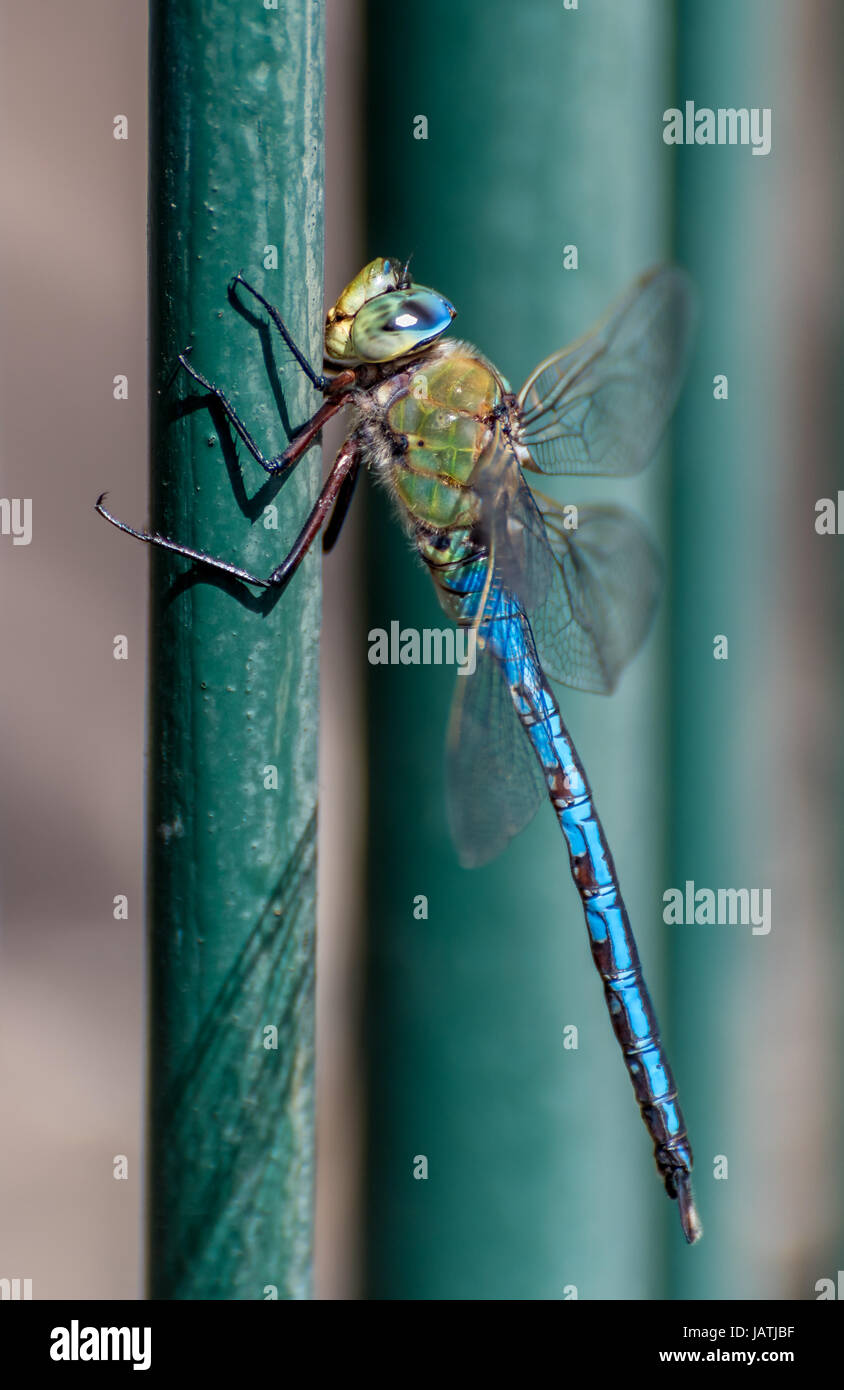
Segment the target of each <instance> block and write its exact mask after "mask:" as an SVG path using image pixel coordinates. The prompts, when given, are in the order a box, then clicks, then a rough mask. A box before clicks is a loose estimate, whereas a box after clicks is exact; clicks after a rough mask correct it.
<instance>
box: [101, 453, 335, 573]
mask: <svg viewBox="0 0 844 1390" xmlns="http://www.w3.org/2000/svg"><path fill="white" fill-rule="evenodd" d="M359 463H360V456H359V452H358V446H357V444H356V443H355V441H354V440H351V439H347V440H346V442H345V444H344V445H343V447H342V448H341V450H340V452H339V453H338V455H337V457H336V459H335V460H334V464H333V466H332V469H331V472H330V473H329V475H328V478H327V479H326V482H325V484H324V486H323V489H322V491H321V493H320V495H319V497H318V498H317V500H316V502H315V503H314V505H313V507H312V509H311V512H310V515H309V516H308V519H307V521H306V522H305V524H304V526H303V527H302V530H301V531H300V532H299V535H298V536H297V538H296V540H295V541H294V543H293V546H292V547H291V549H290V551H289V553H288V554H287V555H286V556H285V558H284V559H283V560H282V562H281V564H280V565H277V566H276V568H275V569H274V570H273V571H272V573H271V574H270V575H268V577H267V578H266V579H261V578H260V577H259V576H258V575H255V574H252V573H250V571H249V570H245V569H241V568H240V566H239V565H233V564H230V563H229V561H228V560H219V559H217V558H216V556H214V555H208V554H207V553H206V552H205V551H204V550H194V549H193V548H192V547H191V546H188V545H182V544H181V543H180V542H179V541H173V540H170V538H169V537H168V536H162V535H159V533H158V532H157V531H138V530H136V529H135V527H134V526H129V525H127V523H126V522H125V521H120V520H119V519H118V518H117V517H116V516H113V515H112V513H111V512H110V511H108V510H107V509H106V507H104V506H103V501H104V499H105V496H106V494H105V493H102V494H101V495H100V496H99V497H98V498H97V502H96V507H95V510H96V511H97V512H99V514H100V516H102V517H105V520H106V521H109V522H110V523H111V525H112V526H116V527H117V529H118V531H125V533H126V534H127V535H128V536H134V537H135V539H136V540H139V541H145V542H146V543H147V544H148V545H155V546H158V547H159V549H161V550H170V551H172V552H173V553H174V554H176V555H183V556H184V557H185V559H186V560H193V561H194V562H195V563H196V564H199V565H204V566H205V568H206V569H213V570H217V571H218V572H220V573H222V574H227V575H229V576H230V578H232V579H240V580H242V581H243V583H244V584H253V585H255V586H256V587H257V588H259V589H280V588H283V587H284V586H285V585H286V584H287V583H288V582H289V580H290V579H291V578H292V576H293V575H294V574H295V572H296V570H297V569H298V568H299V565H300V564H301V562H302V560H303V559H304V558H305V556H306V555H307V553H308V551H309V550H310V548H311V545H312V544H313V542H314V540H315V539H316V537H317V536H318V535H319V532H320V530H321V528H322V526H323V525H324V523H325V521H326V518H327V517H328V515H329V513H330V512H331V510H332V508H333V507H334V505H335V503H336V501H337V498H338V495H339V494H340V493H341V491H342V489H343V485H344V483H345V482H346V479H347V478H348V477H349V474H350V473H356V472H357V469H358V467H359Z"/></svg>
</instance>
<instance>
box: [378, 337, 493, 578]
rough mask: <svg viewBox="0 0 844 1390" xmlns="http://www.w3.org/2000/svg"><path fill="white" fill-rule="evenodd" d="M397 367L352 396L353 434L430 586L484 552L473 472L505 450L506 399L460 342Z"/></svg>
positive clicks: (477, 358) (484, 363)
mask: <svg viewBox="0 0 844 1390" xmlns="http://www.w3.org/2000/svg"><path fill="white" fill-rule="evenodd" d="M396 366H397V370H390V371H387V370H386V369H382V373H381V375H380V379H379V380H376V381H375V382H374V383H373V384H372V385H371V386H370V387H369V388H368V389H366V390H364V391H361V392H360V393H358V394H357V397H356V405H357V411H358V419H359V424H358V426H357V429H356V431H355V437H356V439H357V440H358V441H359V443H360V445H361V448H362V451H363V455H364V457H365V459H366V462H367V465H368V466H369V468H370V469H371V470H372V471H373V472H374V473H375V474H376V475H377V476H378V478H379V479H380V480H381V481H382V482H383V483H384V484H385V486H386V487H387V488H388V490H389V492H390V494H391V496H392V497H393V500H394V502H395V504H396V506H397V508H398V511H399V514H400V516H401V518H402V520H403V522H404V524H405V528H406V530H407V531H408V532H409V534H411V535H412V536H413V538H414V540H415V542H416V545H417V549H418V550H419V553H420V554H421V556H422V558H423V560H424V561H425V562H426V564H427V565H428V566H429V567H430V569H431V572H432V574H433V576H434V579H435V580H438V579H439V578H440V577H441V575H442V571H443V569H444V568H445V567H447V566H448V565H450V564H453V563H454V562H455V561H456V560H463V559H465V556H466V555H467V554H468V553H469V552H470V551H471V553H480V551H481V549H482V548H483V543H482V527H481V525H480V522H481V507H482V499H481V491H480V490H479V487H478V483H479V474H480V473H481V472H482V471H483V469H484V466H485V461H486V460H487V459H488V458H489V457H490V456H491V455H494V454H496V453H500V451H501V448H502V446H505V445H506V437H505V432H506V430H507V429H508V428H509V427H510V423H511V421H510V414H511V412H510V404H509V403H510V402H511V401H512V397H511V396H510V395H509V392H508V388H507V383H506V382H505V381H504V380H503V378H502V377H501V376H500V375H499V373H498V372H497V371H496V369H495V368H494V367H493V366H492V365H491V363H489V362H487V361H486V360H485V359H484V358H483V357H482V356H481V355H480V354H479V353H478V352H477V350H476V349H475V348H473V347H472V346H471V344H469V343H461V342H441V343H437V344H435V345H434V347H432V348H430V349H429V350H428V351H427V352H425V353H423V354H421V355H418V356H416V357H415V358H413V359H411V360H410V361H408V360H405V361H404V362H402V363H401V364H396ZM512 424H513V427H515V421H512ZM514 464H515V460H514Z"/></svg>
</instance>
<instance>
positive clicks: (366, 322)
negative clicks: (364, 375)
mask: <svg viewBox="0 0 844 1390" xmlns="http://www.w3.org/2000/svg"><path fill="white" fill-rule="evenodd" d="M455 312H456V310H455V309H454V308H453V307H452V305H451V304H449V302H448V300H447V299H444V298H443V296H442V295H441V294H437V292H436V290H429V289H426V288H425V286H424V285H414V283H413V281H412V280H411V278H410V273H409V271H408V267H407V265H406V264H405V265H402V263H401V261H396V260H392V259H387V258H386V257H384V256H379V257H378V259H377V260H374V261H370V262H369V265H367V266H364V268H363V270H362V271H361V272H360V274H358V275H356V276H355V278H354V280H352V282H351V284H349V285H347V286H346V288H345V289H344V291H343V293H342V294H341V295H340V298H339V299H338V300H337V303H336V304H334V305H333V306H332V307H331V308H330V309H329V311H328V316H327V318H326V320H325V355H326V357H327V358H328V360H329V361H330V362H343V363H345V364H347V365H349V364H351V363H360V362H392V361H393V360H394V359H395V358H397V357H406V356H407V355H408V353H414V352H421V351H422V349H423V348H426V347H428V346H429V345H430V344H431V343H433V342H435V341H436V339H437V338H439V337H440V335H441V334H442V333H444V332H445V330H446V329H447V328H448V327H449V326H450V324H451V321H452V319H453V318H454V315H455Z"/></svg>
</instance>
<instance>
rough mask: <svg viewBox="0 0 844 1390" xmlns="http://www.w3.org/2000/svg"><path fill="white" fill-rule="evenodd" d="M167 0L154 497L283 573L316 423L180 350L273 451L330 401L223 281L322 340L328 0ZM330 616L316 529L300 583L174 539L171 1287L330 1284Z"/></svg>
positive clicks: (269, 435) (255, 1293)
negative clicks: (203, 563) (222, 566)
mask: <svg viewBox="0 0 844 1390" xmlns="http://www.w3.org/2000/svg"><path fill="white" fill-rule="evenodd" d="M151 16H152V22H151V78H150V99H151V136H150V139H151V148H150V203H151V205H150V272H151V306H150V307H151V381H152V391H153V409H152V431H151V433H152V441H153V444H152V451H153V459H152V507H151V521H152V524H153V526H154V527H155V528H156V529H158V530H161V531H164V532H166V533H167V534H168V535H171V536H174V537H177V538H179V539H181V540H183V541H185V542H186V543H188V544H192V545H197V546H201V547H202V548H203V549H205V550H208V551H211V552H213V553H214V554H216V555H220V556H227V557H230V558H232V559H238V560H239V561H240V562H241V563H243V564H244V565H246V566H247V567H249V568H252V569H253V570H257V571H258V572H260V573H267V572H268V571H269V570H270V569H272V567H273V565H274V564H275V563H277V562H278V560H280V559H281V558H282V557H283V555H284V553H285V551H286V549H287V548H288V546H289V544H290V542H291V541H292V539H293V538H294V536H295V535H296V533H297V531H298V529H299V527H300V526H301V523H302V520H303V518H304V516H305V515H306V513H307V510H308V507H309V504H310V503H311V502H312V501H313V498H314V497H315V496H316V493H317V492H318V490H319V478H320V469H319V450H318V448H314V449H313V451H312V452H311V453H310V454H309V455H308V457H307V458H306V459H305V461H304V462H303V463H302V464H301V465H300V466H299V468H298V470H297V471H296V473H295V474H294V475H293V476H292V477H291V478H290V479H289V480H287V481H286V482H285V483H284V485H283V488H282V490H281V492H279V484H278V482H277V481H275V480H267V478H266V476H265V475H264V474H263V473H262V472H261V470H260V469H259V468H258V467H257V466H256V465H255V464H254V462H253V461H252V460H251V459H250V458H249V457H248V456H247V455H246V451H245V450H242V449H241V450H240V457H238V452H237V451H236V450H235V448H234V447H233V445H232V443H231V441H230V437H229V434H228V433H227V431H226V429H225V427H224V425H223V424H222V423H221V421H220V419H219V416H215V415H214V414H213V413H211V412H209V410H208V409H207V406H206V403H205V402H204V401H203V399H202V398H201V397H198V396H197V394H196V387H195V385H194V383H192V382H190V381H189V380H188V379H187V377H186V376H185V374H184V373H179V374H178V376H177V377H176V379H175V381H174V382H172V383H170V382H169V377H170V375H171V369H172V367H173V364H174V363H175V360H176V356H177V354H178V353H179V352H180V351H183V350H184V349H185V348H186V347H187V346H190V347H191V349H192V352H193V361H194V362H195V363H196V364H197V366H198V367H200V368H201V370H202V371H203V372H204V373H205V374H206V375H207V377H208V378H209V379H211V380H213V381H215V382H218V383H220V384H221V385H223V386H225V387H226V389H227V390H228V392H229V393H230V395H231V397H232V399H233V400H234V402H235V403H236V405H237V407H238V409H239V410H240V412H241V413H242V415H243V416H244V417H245V418H246V419H247V420H248V421H249V424H250V426H251V427H252V428H253V430H254V433H255V435H256V437H257V438H258V439H259V440H260V442H261V444H262V445H263V446H264V448H265V452H268V453H272V452H275V451H276V450H277V449H278V448H279V447H283V446H284V444H285V442H286V440H287V438H288V437H289V434H290V432H291V430H292V429H294V428H295V427H296V426H298V425H299V424H300V423H301V422H302V421H303V420H304V419H306V418H307V416H308V415H310V414H311V413H312V411H313V408H314V406H315V404H316V403H317V401H316V400H315V396H314V392H313V390H312V388H311V386H310V385H309V384H308V382H307V380H306V379H305V378H304V376H303V374H302V372H301V371H300V369H299V367H298V366H297V364H296V363H295V362H294V361H292V360H291V357H290V354H289V353H288V352H287V351H286V350H285V349H284V348H283V345H282V344H281V343H280V340H279V339H278V337H277V335H275V336H271V335H270V333H269V332H268V331H265V330H262V328H261V322H262V319H261V315H260V314H258V315H254V314H253V313H252V309H253V308H254V306H253V305H251V304H250V305H249V306H248V312H239V311H238V310H237V309H236V308H235V307H234V306H233V305H232V303H231V302H230V301H229V300H228V298H227V286H228V283H229V281H230V280H231V277H232V276H233V274H234V273H235V272H237V271H238V270H239V269H243V271H244V274H245V275H246V276H247V278H249V279H250V280H251V281H252V282H253V283H255V284H256V285H257V286H258V288H260V289H261V290H262V291H263V293H264V294H265V295H266V297H267V298H268V299H269V300H270V301H271V302H273V303H276V304H278V305H279V307H280V308H281V310H282V312H283V314H284V316H285V319H286V321H287V323H288V324H289V326H290V329H291V332H292V333H293V335H294V337H295V338H296V341H297V342H298V343H300V344H302V345H304V347H305V349H306V351H307V352H308V353H309V354H310V357H311V360H312V361H313V362H315V363H316V364H319V361H320V356H321V334H320V324H321V310H322V207H323V130H322V109H323V7H322V3H321V0H285V3H284V4H282V5H279V6H277V7H272V6H271V5H270V4H264V5H262V4H260V3H256V4H253V5H250V6H246V7H243V6H233V5H231V4H230V3H227V0H153V3H152V7H151ZM186 402H187V403H188V404H187V405H186V404H185V403H186ZM319 621H320V588H319V557H318V555H313V556H309V557H308V559H307V560H306V561H305V563H304V564H303V565H302V568H301V570H300V572H299V573H298V574H297V576H296V578H295V580H294V581H293V582H292V583H291V585H290V587H289V589H288V590H287V591H286V592H285V593H284V595H283V597H282V598H281V600H280V601H278V600H274V599H273V597H272V596H265V597H256V596H255V595H250V594H247V593H246V592H245V591H244V590H243V589H241V588H239V587H238V586H237V585H236V584H234V585H231V584H229V582H228V581H226V580H223V581H221V582H214V581H213V580H209V578H208V577H207V576H202V575H198V574H192V573H191V572H190V569H189V567H188V566H187V565H186V562H185V561H184V560H181V559H178V558H174V557H171V556H168V555H162V554H157V555H155V556H154V558H153V583H152V649H151V688H152V702H151V728H150V743H149V770H150V788H151V806H150V827H149V866H150V888H149V908H150V964H149V971H150V985H151V1023H150V1110H149V1125H150V1133H149V1155H150V1159H149V1220H150V1250H149V1261H150V1278H149V1288H150V1293H151V1296H152V1297H154V1298H168V1299H173V1298H176V1299H187V1298H191V1299H231V1298H234V1299H264V1298H268V1297H273V1296H277V1297H279V1298H307V1297H308V1296H309V1294H310V1269H311V1250H312V1204H313V1191H312V1188H313V1164H314V1159H313V984H314V981H313V958H314V936H315V933H314V924H315V893H314V885H315V854H316V844H315V827H316V772H317V756H316V755H317V710H318V698H319V689H318V638H319Z"/></svg>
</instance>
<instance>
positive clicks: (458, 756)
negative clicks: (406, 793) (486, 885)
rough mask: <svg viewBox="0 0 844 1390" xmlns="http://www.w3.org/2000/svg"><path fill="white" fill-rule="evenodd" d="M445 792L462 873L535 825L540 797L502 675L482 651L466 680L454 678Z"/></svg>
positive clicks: (538, 775)
mask: <svg viewBox="0 0 844 1390" xmlns="http://www.w3.org/2000/svg"><path fill="white" fill-rule="evenodd" d="M446 787H447V794H448V814H449V822H450V825H451V834H452V838H453V840H454V843H455V845H456V847H457V853H458V855H459V857H460V862H461V864H463V866H464V868H476V867H477V866H478V865H480V864H485V863H487V862H488V860H490V859H494V858H495V857H496V855H498V854H500V853H501V851H502V850H503V849H504V847H505V845H506V844H507V843H508V842H509V841H510V840H511V839H512V838H513V836H514V835H518V833H519V831H520V830H523V829H524V827H525V826H526V825H527V824H528V822H529V821H530V820H531V819H532V818H533V816H534V815H535V813H536V810H537V807H538V806H539V803H540V801H541V800H542V796H543V793H544V791H545V783H544V781H543V779H542V772H541V770H540V767H539V763H538V762H537V760H536V756H535V754H534V752H533V750H532V748H531V745H530V741H529V739H528V738H527V735H526V734H525V731H524V729H523V728H522V726H521V724H520V723H519V717H518V715H517V714H516V711H515V708H514V706H513V701H512V698H511V696H510V690H509V687H508V685H507V682H506V681H505V679H504V676H503V674H502V672H501V667H500V666H499V665H498V662H497V661H496V660H495V658H494V657H492V656H491V655H490V652H489V650H488V649H486V650H482V649H481V648H480V646H479V647H478V662H477V666H476V668H475V670H474V672H473V673H472V675H471V676H465V677H464V676H458V678H457V689H456V690H455V692H454V701H453V704H452V708H451V720H450V723H449V731H448V746H447V764H446Z"/></svg>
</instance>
